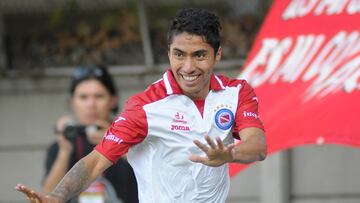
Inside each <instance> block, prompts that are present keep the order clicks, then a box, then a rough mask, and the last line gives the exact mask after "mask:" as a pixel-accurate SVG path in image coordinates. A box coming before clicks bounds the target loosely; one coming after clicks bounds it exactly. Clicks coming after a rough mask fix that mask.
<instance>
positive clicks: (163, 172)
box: [16, 9, 266, 203]
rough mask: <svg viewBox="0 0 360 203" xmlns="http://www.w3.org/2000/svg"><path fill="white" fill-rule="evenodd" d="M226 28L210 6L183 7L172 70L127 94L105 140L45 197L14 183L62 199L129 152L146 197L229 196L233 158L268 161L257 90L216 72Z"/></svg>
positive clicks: (171, 43) (217, 199) (171, 41)
mask: <svg viewBox="0 0 360 203" xmlns="http://www.w3.org/2000/svg"><path fill="white" fill-rule="evenodd" d="M220 29H221V26H220V23H219V19H218V17H217V16H216V15H215V14H213V13H212V12H209V11H207V10H203V9H184V10H181V11H180V12H179V13H178V14H177V16H176V17H175V19H174V20H173V22H172V25H171V27H170V29H169V32H168V47H169V51H168V55H169V60H170V69H169V70H168V71H167V72H165V73H164V75H163V78H162V79H161V80H159V81H157V82H155V83H154V84H152V85H150V86H149V87H148V88H147V89H146V90H145V91H144V92H142V93H140V94H137V95H135V96H133V97H131V98H130V99H129V100H128V101H127V103H126V105H125V108H124V110H123V112H122V113H121V114H120V115H119V117H118V118H117V119H116V120H115V121H114V122H113V124H112V126H111V127H110V128H109V129H108V130H107V132H106V134H105V136H104V139H103V141H102V142H101V143H100V144H99V145H97V146H96V148H95V150H94V151H93V152H92V153H91V154H90V155H88V156H86V157H85V158H83V159H82V160H80V161H79V162H78V163H77V164H76V165H75V166H74V167H73V168H72V169H71V170H70V171H69V172H68V174H67V175H66V176H65V177H64V178H63V180H62V181H61V182H60V183H59V185H58V186H57V187H56V189H55V190H54V191H53V192H51V193H50V194H48V195H47V196H45V197H43V196H40V195H38V194H37V193H36V192H34V191H33V190H31V189H30V188H27V187H26V186H24V185H18V186H17V187H16V188H17V189H18V190H19V191H21V192H23V193H25V194H26V195H27V196H28V198H29V199H31V202H64V201H66V200H67V199H69V198H70V197H71V196H73V195H75V194H76V193H78V192H80V191H81V190H83V189H84V188H86V186H88V185H89V184H90V183H91V182H92V181H93V180H94V179H96V177H97V176H98V175H99V174H101V173H102V172H103V171H104V170H105V169H106V168H107V167H109V166H110V165H111V164H113V163H116V162H117V160H118V159H119V158H120V157H121V156H122V155H124V154H125V153H126V152H128V161H129V163H130V164H131V165H132V167H133V169H134V172H135V175H136V179H137V182H138V190H139V201H140V202H153V203H155V202H156V203H158V202H164V203H168V202H213V203H221V202H225V200H226V197H227V194H228V191H229V188H230V180H229V174H228V163H230V162H237V163H251V162H254V161H261V160H263V159H264V158H265V156H266V143H265V135H264V131H263V125H262V123H261V121H260V120H259V116H258V112H257V111H258V110H257V109H258V103H257V99H254V98H256V95H255V93H254V91H253V89H252V88H251V87H250V86H249V85H248V84H247V83H246V81H244V80H236V79H229V78H227V77H225V76H218V75H215V74H213V69H214V67H215V66H216V65H217V64H218V62H219V61H220V59H221V46H220V34H219V33H220ZM109 137H111V138H112V139H107V138H109ZM234 138H237V139H241V142H240V144H236V145H235V144H234Z"/></svg>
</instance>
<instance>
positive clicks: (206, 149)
mask: <svg viewBox="0 0 360 203" xmlns="http://www.w3.org/2000/svg"><path fill="white" fill-rule="evenodd" d="M194 144H195V145H196V146H197V147H199V148H200V149H201V150H202V151H203V152H205V153H207V152H208V151H209V148H208V147H207V146H206V145H204V144H203V143H201V142H200V141H199V140H194Z"/></svg>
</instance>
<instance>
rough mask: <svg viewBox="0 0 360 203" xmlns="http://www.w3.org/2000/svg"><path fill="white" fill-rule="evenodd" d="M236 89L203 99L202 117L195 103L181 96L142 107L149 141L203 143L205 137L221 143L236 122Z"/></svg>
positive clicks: (171, 96) (172, 96)
mask: <svg viewBox="0 0 360 203" xmlns="http://www.w3.org/2000/svg"><path fill="white" fill-rule="evenodd" d="M238 92H239V90H238V88H236V87H234V88H227V89H225V90H222V91H217V92H212V91H210V92H209V94H208V96H207V97H206V99H205V102H204V106H203V114H201V113H200V111H199V109H198V107H197V106H196V105H195V103H194V101H193V100H191V99H190V98H189V97H187V96H184V95H170V96H168V97H166V98H165V99H163V100H160V101H157V102H155V103H152V104H150V105H147V106H144V110H145V112H146V117H147V121H148V138H150V139H151V138H153V139H156V138H160V139H163V140H168V141H171V142H178V143H184V142H185V143H186V142H191V143H192V140H194V139H200V140H202V139H203V137H204V135H205V134H208V135H209V136H210V137H212V138H215V137H221V138H222V139H223V140H224V141H225V140H226V138H227V137H228V135H229V134H230V132H231V130H232V127H233V125H234V122H235V115H236V109H237V105H238V104H237V102H238Z"/></svg>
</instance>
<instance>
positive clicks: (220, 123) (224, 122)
mask: <svg viewBox="0 0 360 203" xmlns="http://www.w3.org/2000/svg"><path fill="white" fill-rule="evenodd" d="M233 123H234V114H233V112H232V111H231V110H229V109H226V108H223V109H220V110H218V111H217V112H216V114H215V124H216V126H217V127H218V128H220V129H221V130H228V129H229V128H231V127H232V125H233Z"/></svg>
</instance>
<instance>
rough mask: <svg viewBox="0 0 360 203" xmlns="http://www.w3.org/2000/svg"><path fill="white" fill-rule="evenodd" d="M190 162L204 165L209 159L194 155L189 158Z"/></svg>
mask: <svg viewBox="0 0 360 203" xmlns="http://www.w3.org/2000/svg"><path fill="white" fill-rule="evenodd" d="M189 160H190V161H192V162H195V163H202V164H203V163H206V161H207V160H208V158H206V157H201V156H197V155H195V154H192V155H190V156H189Z"/></svg>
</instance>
